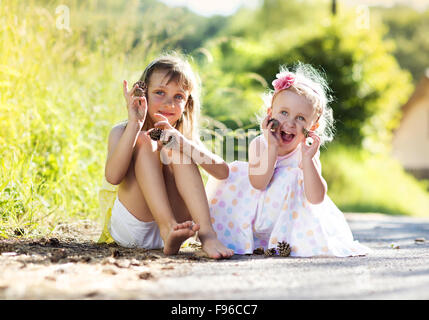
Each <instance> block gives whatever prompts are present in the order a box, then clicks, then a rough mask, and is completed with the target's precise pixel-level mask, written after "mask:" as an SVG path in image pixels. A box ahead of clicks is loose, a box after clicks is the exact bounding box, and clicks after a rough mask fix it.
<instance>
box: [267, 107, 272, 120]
mask: <svg viewBox="0 0 429 320" xmlns="http://www.w3.org/2000/svg"><path fill="white" fill-rule="evenodd" d="M272 114H273V108H271V107H269V108H268V109H267V115H269V116H270V118H271V116H272Z"/></svg>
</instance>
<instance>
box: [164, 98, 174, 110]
mask: <svg viewBox="0 0 429 320" xmlns="http://www.w3.org/2000/svg"><path fill="white" fill-rule="evenodd" d="M164 106H166V107H170V108H172V107H173V106H174V103H173V99H172V98H170V97H166V98H165V100H164Z"/></svg>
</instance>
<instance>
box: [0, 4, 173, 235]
mask: <svg viewBox="0 0 429 320" xmlns="http://www.w3.org/2000/svg"><path fill="white" fill-rule="evenodd" d="M65 3H66V4H67V6H68V7H69V9H70V18H71V19H70V22H71V23H70V29H71V31H70V32H68V31H66V30H64V29H58V28H57V27H56V20H57V19H58V18H59V17H58V16H57V15H56V13H55V9H56V6H57V5H58V3H56V2H53V1H14V0H10V1H2V4H1V6H0V39H1V41H0V90H1V91H0V93H1V96H0V123H1V126H0V155H1V157H0V236H7V235H8V234H13V232H14V231H16V230H19V229H18V227H19V228H20V230H21V231H24V233H25V234H27V235H31V234H35V233H45V232H49V230H51V229H52V228H53V227H54V226H55V224H56V223H58V222H61V221H64V220H70V219H74V218H76V219H79V218H83V217H85V218H94V217H97V215H98V197H97V192H98V188H99V185H100V182H101V179H102V177H103V167H104V161H105V156H106V141H107V135H108V132H109V130H110V128H111V126H112V125H113V124H114V123H116V122H118V121H119V120H121V119H125V118H126V108H125V105H124V102H123V97H122V89H121V88H122V87H121V86H122V80H123V79H128V80H129V82H131V81H134V80H137V78H138V77H139V76H140V73H141V72H142V70H143V67H144V66H145V65H146V64H147V62H148V61H149V60H150V59H152V58H153V57H154V56H155V55H157V54H159V53H160V52H161V51H162V50H163V49H168V41H167V40H165V41H163V40H162V39H160V41H159V42H157V41H156V40H154V38H153V37H154V35H156V34H157V33H158V34H159V33H162V32H163V30H164V29H165V28H168V27H169V26H168V21H167V22H165V23H164V24H163V25H162V22H158V24H153V25H152V26H151V28H150V29H149V28H148V24H150V23H151V22H154V20H156V19H157V17H156V16H154V12H153V11H150V10H147V11H140V12H138V11H137V10H136V8H138V7H139V6H138V4H139V1H126V2H121V3H122V5H119V4H118V2H117V1H112V0H108V1H91V2H81V1H65ZM160 15H162V12H158V18H160ZM145 30H146V31H145ZM136 39H137V40H138V41H136Z"/></svg>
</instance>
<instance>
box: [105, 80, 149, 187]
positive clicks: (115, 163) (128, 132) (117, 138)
mask: <svg viewBox="0 0 429 320" xmlns="http://www.w3.org/2000/svg"><path fill="white" fill-rule="evenodd" d="M136 88H137V84H135V85H134V86H133V88H132V89H131V90H130V91H128V84H127V81H125V80H124V82H123V93H124V98H125V101H126V103H127V109H128V124H127V125H126V127H125V128H124V126H123V125H117V126H115V127H114V128H113V129H112V130H111V131H110V134H109V142H108V152H107V160H106V166H105V169H104V175H105V177H106V180H107V182H109V183H111V184H114V185H116V184H119V183H121V181H122V179H123V178H124V177H125V175H126V173H127V171H128V167H129V165H130V163H131V157H132V155H133V150H134V146H135V144H136V141H137V138H138V136H139V133H140V130H141V128H142V126H143V123H144V121H145V119H146V113H147V102H146V98H145V97H136V96H134V91H135V89H136Z"/></svg>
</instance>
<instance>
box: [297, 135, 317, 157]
mask: <svg viewBox="0 0 429 320" xmlns="http://www.w3.org/2000/svg"><path fill="white" fill-rule="evenodd" d="M308 137H309V138H312V139H313V143H312V144H311V145H307V144H306V141H305V140H306V138H305V137H304V140H303V141H302V142H301V144H302V148H301V151H302V159H303V160H305V159H306V160H311V159H313V157H314V156H315V155H316V153H317V151H318V150H319V147H320V137H319V136H318V135H317V134H315V133H314V131H309V132H308Z"/></svg>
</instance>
